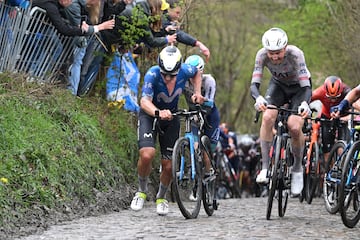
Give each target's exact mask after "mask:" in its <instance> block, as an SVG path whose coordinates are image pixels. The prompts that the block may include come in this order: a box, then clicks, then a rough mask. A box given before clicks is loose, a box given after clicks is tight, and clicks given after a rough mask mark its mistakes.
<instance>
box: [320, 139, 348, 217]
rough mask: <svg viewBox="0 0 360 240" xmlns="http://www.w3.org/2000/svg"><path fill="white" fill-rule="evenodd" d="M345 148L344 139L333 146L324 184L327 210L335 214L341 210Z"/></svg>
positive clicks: (326, 167)
mask: <svg viewBox="0 0 360 240" xmlns="http://www.w3.org/2000/svg"><path fill="white" fill-rule="evenodd" d="M344 149H345V142H344V141H337V142H336V143H335V144H334V146H333V147H332V148H331V151H330V154H329V159H328V160H327V163H326V166H325V176H324V184H323V197H324V201H325V208H326V210H327V211H328V212H329V213H331V214H335V213H337V212H338V210H339V198H338V197H339V183H338V182H340V181H341V175H340V176H339V171H341V161H342V160H341V159H339V158H340V157H341V154H342V152H343V151H344Z"/></svg>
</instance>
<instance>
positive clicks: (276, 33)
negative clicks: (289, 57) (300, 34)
mask: <svg viewBox="0 0 360 240" xmlns="http://www.w3.org/2000/svg"><path fill="white" fill-rule="evenodd" d="M287 43H288V37H287V35H286V32H285V31H284V30H282V29H281V28H270V29H269V30H267V31H266V32H265V33H264V35H263V37H262V44H263V46H264V48H266V49H267V50H270V51H277V50H281V49H283V48H284V47H286V45H287Z"/></svg>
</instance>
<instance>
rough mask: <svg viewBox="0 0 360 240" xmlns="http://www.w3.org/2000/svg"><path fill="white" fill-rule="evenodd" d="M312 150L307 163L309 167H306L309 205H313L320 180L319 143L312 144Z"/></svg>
mask: <svg viewBox="0 0 360 240" xmlns="http://www.w3.org/2000/svg"><path fill="white" fill-rule="evenodd" d="M310 149H311V150H310V151H311V152H310V157H309V159H308V163H307V164H309V166H306V167H307V169H308V171H307V172H305V199H306V202H307V203H308V204H311V202H312V200H313V197H314V194H315V190H316V187H317V185H318V184H319V180H320V175H319V174H320V171H319V168H318V161H319V145H318V144H317V142H314V143H312V145H311V146H310Z"/></svg>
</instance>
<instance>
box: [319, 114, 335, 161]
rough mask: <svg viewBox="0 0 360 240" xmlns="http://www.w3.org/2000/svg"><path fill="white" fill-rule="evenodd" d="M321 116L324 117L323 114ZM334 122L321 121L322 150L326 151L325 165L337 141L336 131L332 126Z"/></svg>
mask: <svg viewBox="0 0 360 240" xmlns="http://www.w3.org/2000/svg"><path fill="white" fill-rule="evenodd" d="M321 117H324V116H323V115H322V116H321ZM331 125H332V123H330V122H322V123H321V136H322V138H321V141H322V151H323V153H324V161H325V162H324V166H326V163H327V161H328V158H329V155H330V150H331V148H332V146H333V145H334V143H335V131H334V130H333V128H332V126H331Z"/></svg>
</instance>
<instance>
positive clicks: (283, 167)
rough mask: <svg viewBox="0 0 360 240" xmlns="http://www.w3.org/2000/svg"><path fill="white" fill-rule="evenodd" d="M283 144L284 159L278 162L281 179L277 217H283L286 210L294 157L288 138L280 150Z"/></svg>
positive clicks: (279, 182) (279, 181)
mask: <svg viewBox="0 0 360 240" xmlns="http://www.w3.org/2000/svg"><path fill="white" fill-rule="evenodd" d="M284 146H286V148H285V156H284V157H285V159H281V162H280V163H279V164H280V169H279V170H280V173H281V174H280V176H281V180H280V179H279V180H278V185H279V186H278V189H279V190H278V200H279V201H278V202H279V204H278V212H279V217H284V215H285V212H286V207H287V202H288V199H289V195H290V184H291V183H290V182H291V180H290V179H291V177H290V166H291V165H292V164H293V162H294V159H293V158H294V157H293V155H292V152H291V143H290V139H287V140H286V142H285V143H284V144H283V145H282V147H281V152H282V150H283V148H284Z"/></svg>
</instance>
